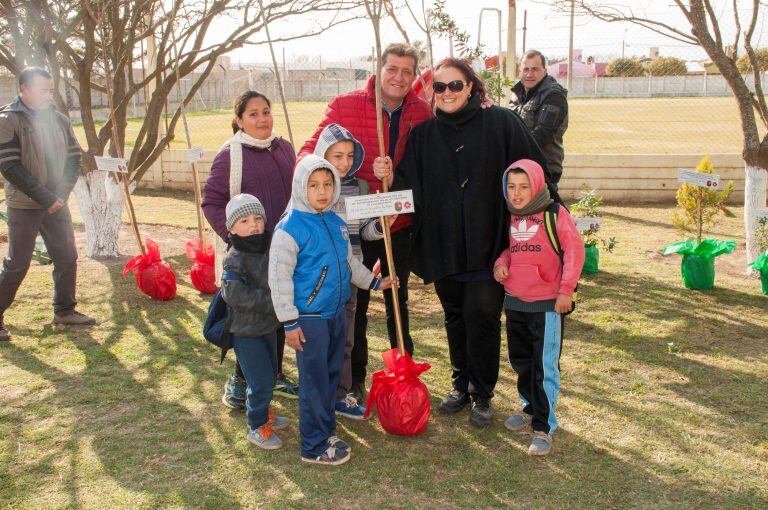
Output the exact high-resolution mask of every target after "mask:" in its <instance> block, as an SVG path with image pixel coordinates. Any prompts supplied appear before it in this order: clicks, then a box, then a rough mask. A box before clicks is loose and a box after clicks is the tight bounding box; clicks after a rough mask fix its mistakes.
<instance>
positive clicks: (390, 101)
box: [298, 44, 432, 402]
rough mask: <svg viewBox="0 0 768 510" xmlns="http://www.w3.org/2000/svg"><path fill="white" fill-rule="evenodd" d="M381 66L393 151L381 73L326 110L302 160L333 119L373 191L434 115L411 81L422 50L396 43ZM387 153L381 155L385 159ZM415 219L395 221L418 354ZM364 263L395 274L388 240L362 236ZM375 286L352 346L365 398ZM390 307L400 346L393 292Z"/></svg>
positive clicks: (362, 307) (358, 392)
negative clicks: (377, 169)
mask: <svg viewBox="0 0 768 510" xmlns="http://www.w3.org/2000/svg"><path fill="white" fill-rule="evenodd" d="M381 59H382V69H381V77H380V79H381V99H382V107H383V108H382V109H383V117H384V146H385V148H386V150H387V154H379V145H378V132H377V130H376V93H375V85H376V77H375V76H372V77H371V79H370V80H368V84H367V85H366V86H365V88H363V89H360V90H354V91H352V92H348V93H346V94H341V95H338V96H336V97H334V98H333V99H332V100H331V102H330V103H328V108H327V109H326V111H325V117H324V118H323V120H322V122H320V125H319V126H318V128H317V131H315V134H314V135H313V136H312V138H310V139H309V140H308V141H307V142H306V143H305V144H304V146H303V147H302V148H301V150H300V151H299V156H298V157H299V159H301V158H302V157H304V156H305V155H307V154H312V152H314V150H315V145H316V144H317V140H318V137H319V136H320V133H321V132H322V130H323V128H325V126H327V125H328V124H331V123H336V124H339V125H341V126H343V127H345V128H346V129H347V130H349V131H350V132H351V133H352V135H354V137H355V138H357V140H358V141H360V143H362V144H363V148H364V149H365V159H364V160H363V165H362V166H361V167H360V170H358V172H357V173H356V174H355V177H357V178H359V179H365V180H366V181H367V182H368V184H369V185H370V190H371V193H376V191H378V190H380V189H381V181H379V180H378V179H377V178H376V177H375V176H374V173H373V166H374V162H375V161H376V164H377V165H386V166H389V165H391V164H392V163H393V162H394V165H395V166H396V165H397V163H398V162H399V161H400V158H402V156H403V152H404V151H405V144H406V142H407V140H408V135H409V134H410V132H411V130H412V129H413V128H414V127H416V126H417V125H419V124H421V123H422V122H424V121H425V120H427V119H429V118H430V117H431V116H432V110H431V108H430V106H429V104H428V103H427V102H426V101H424V100H423V99H421V98H419V97H418V96H417V95H416V94H415V93H414V92H413V91H412V90H411V84H412V83H413V81H414V78H415V77H416V68H417V66H418V64H419V56H418V51H417V50H416V49H415V48H414V47H413V46H410V45H407V44H390V45H389V46H387V48H386V49H385V50H384V53H383V54H382V58H381ZM379 158H381V159H379ZM410 226H411V218H410V217H409V216H401V217H399V218H398V219H397V221H396V222H395V223H394V224H393V225H392V251H393V254H394V262H395V268H396V271H397V277H398V278H399V279H400V290H399V292H398V298H399V301H400V311H401V318H402V322H403V324H402V325H403V336H404V341H405V347H406V349H407V350H408V352H409V353H413V340H412V339H411V334H410V331H409V328H408V276H409V275H410V272H411V271H410V264H409V261H408V258H409V252H410V247H411V229H410ZM361 244H362V248H363V263H364V264H365V265H366V267H368V268H372V267H373V265H374V264H375V263H376V260H381V272H382V276H388V275H389V268H388V267H387V263H386V256H385V252H384V241H383V240H382V241H372V242H368V241H362V243H361ZM369 301H370V291H368V290H362V289H361V290H359V291H358V296H357V315H356V317H355V346H354V349H353V350H352V380H353V384H352V389H353V392H354V393H355V396H356V397H357V398H358V400H359V401H360V402H362V396H363V395H362V394H363V390H364V388H365V377H366V366H367V365H368V338H367V337H366V330H367V327H368V318H367V313H368V302H369ZM384 302H385V305H386V310H387V330H388V332H389V342H390V345H392V347H395V346H396V345H397V335H396V332H395V317H394V310H393V307H392V293H391V292H385V293H384Z"/></svg>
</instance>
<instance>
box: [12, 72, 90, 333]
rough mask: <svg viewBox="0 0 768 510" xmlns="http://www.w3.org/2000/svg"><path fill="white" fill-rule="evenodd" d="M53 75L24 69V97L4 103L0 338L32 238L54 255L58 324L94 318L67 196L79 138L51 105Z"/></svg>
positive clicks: (77, 170)
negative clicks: (83, 309)
mask: <svg viewBox="0 0 768 510" xmlns="http://www.w3.org/2000/svg"><path fill="white" fill-rule="evenodd" d="M52 101H53V79H52V78H51V75H50V73H48V71H46V70H45V69H40V68H37V67H31V68H27V69H25V70H23V71H22V72H21V74H20V75H19V96H18V97H17V98H16V100H14V101H13V102H12V103H11V104H8V105H5V106H3V107H0V173H2V175H3V178H4V179H5V196H6V200H7V204H8V254H7V255H6V257H5V259H4V260H3V267H2V270H0V341H3V340H6V341H7V340H10V339H11V335H10V333H9V332H8V330H7V329H6V328H5V326H4V323H3V314H4V312H5V310H6V309H7V308H8V307H9V306H11V303H13V300H14V298H15V297H16V291H17V290H18V288H19V286H20V285H21V282H22V280H24V276H26V274H27V270H28V269H29V264H30V262H31V260H32V253H33V251H34V248H35V239H36V238H37V235H38V233H40V234H41V235H42V236H43V240H44V241H45V247H46V249H47V250H48V253H49V254H50V256H51V260H52V261H53V281H54V295H53V313H54V316H53V321H54V323H55V324H62V325H74V324H95V321H94V320H93V319H92V318H90V317H87V316H85V315H83V314H81V313H79V312H77V311H75V306H76V305H77V301H76V300H75V284H76V278H77V247H76V246H75V235H74V232H73V230H72V217H71V216H70V214H69V208H68V207H67V199H68V198H69V194H70V193H71V191H72V188H73V187H74V185H75V181H77V177H78V176H79V175H80V145H79V144H78V142H77V139H76V138H75V135H74V133H73V131H72V126H71V125H70V123H69V119H68V118H67V117H66V116H65V115H62V114H61V113H59V112H57V111H56V110H54V109H53V107H52V106H51V102H52Z"/></svg>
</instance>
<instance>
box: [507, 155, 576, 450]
mask: <svg viewBox="0 0 768 510" xmlns="http://www.w3.org/2000/svg"><path fill="white" fill-rule="evenodd" d="M502 186H503V190H504V198H505V199H506V201H507V208H508V209H509V211H510V212H511V213H512V215H511V218H510V222H509V223H510V225H509V248H508V249H506V250H504V252H503V253H502V254H501V256H500V257H499V258H498V260H497V261H496V263H495V264H494V268H493V276H494V278H495V279H496V281H498V282H499V283H503V284H504V290H505V291H506V297H505V299H504V312H505V314H506V317H507V344H508V349H509V362H510V364H511V365H512V368H514V369H515V372H517V390H518V392H519V394H520V398H521V400H522V401H523V408H522V409H521V410H520V411H519V412H518V413H517V414H515V415H513V416H512V417H510V418H509V419H507V420H506V421H505V422H504V425H505V426H506V427H507V428H508V429H509V430H517V431H521V430H528V429H529V427H531V428H532V429H533V440H532V441H531V445H530V447H529V448H528V453H529V454H530V455H547V454H548V453H549V452H550V450H551V449H552V433H553V432H554V431H555V428H557V420H556V419H555V405H556V404H557V396H558V394H559V392H560V370H559V366H558V361H559V359H560V346H561V341H562V325H563V322H562V321H563V315H562V314H565V313H568V312H570V311H571V309H572V308H573V293H574V290H575V289H576V284H577V283H578V282H579V276H580V275H581V267H582V266H583V265H584V243H583V241H582V239H581V235H579V232H578V231H577V230H576V224H575V222H574V221H573V218H572V217H571V215H570V214H568V211H567V210H566V209H565V208H564V207H561V206H560V205H559V204H556V203H554V201H553V200H552V199H551V198H550V196H549V191H548V189H547V186H546V183H545V181H544V171H543V170H542V168H541V166H539V164H538V163H536V162H535V161H531V160H529V159H521V160H519V161H516V162H514V163H512V165H510V166H509V168H507V170H506V172H504V177H503V181H502ZM545 214H549V215H550V218H552V219H554V218H556V221H554V222H553V226H556V236H553V237H554V239H553V237H550V235H549V234H548V233H547V225H546V221H545ZM553 240H554V241H555V243H554V244H553ZM558 241H559V245H560V246H559V247H558V250H557V251H556V249H555V244H558Z"/></svg>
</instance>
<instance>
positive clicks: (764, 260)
mask: <svg viewBox="0 0 768 510" xmlns="http://www.w3.org/2000/svg"><path fill="white" fill-rule="evenodd" d="M749 267H751V268H752V269H754V270H755V271H758V272H759V273H760V287H761V289H760V290H762V292H763V294H765V295H766V296H768V250H766V251H764V252H763V253H761V254H760V256H759V257H757V260H755V261H754V262H752V263H751V264H750V265H749Z"/></svg>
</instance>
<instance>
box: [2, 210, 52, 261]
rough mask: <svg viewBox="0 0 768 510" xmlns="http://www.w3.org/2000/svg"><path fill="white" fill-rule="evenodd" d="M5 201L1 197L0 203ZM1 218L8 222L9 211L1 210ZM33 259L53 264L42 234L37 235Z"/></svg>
mask: <svg viewBox="0 0 768 510" xmlns="http://www.w3.org/2000/svg"><path fill="white" fill-rule="evenodd" d="M3 202H5V199H4V198H2V199H0V204H1V203H3ZM0 220H3V221H4V222H6V223H8V212H7V211H0ZM32 260H35V261H37V262H39V263H40V264H42V265H44V266H47V265H48V264H52V263H53V261H52V260H51V256H50V255H48V252H47V251H46V250H45V242H43V238H42V237H40V236H37V238H36V239H35V249H34V251H33V252H32Z"/></svg>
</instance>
